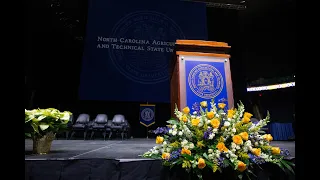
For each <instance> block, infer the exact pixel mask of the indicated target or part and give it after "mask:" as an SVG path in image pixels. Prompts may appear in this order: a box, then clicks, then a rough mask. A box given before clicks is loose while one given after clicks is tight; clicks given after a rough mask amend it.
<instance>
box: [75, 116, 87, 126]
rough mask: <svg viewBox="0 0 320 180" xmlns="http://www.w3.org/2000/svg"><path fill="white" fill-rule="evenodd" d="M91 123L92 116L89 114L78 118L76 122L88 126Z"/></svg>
mask: <svg viewBox="0 0 320 180" xmlns="http://www.w3.org/2000/svg"><path fill="white" fill-rule="evenodd" d="M89 121H90V116H89V114H80V115H79V116H78V119H77V121H76V123H79V124H86V123H88V122H89Z"/></svg>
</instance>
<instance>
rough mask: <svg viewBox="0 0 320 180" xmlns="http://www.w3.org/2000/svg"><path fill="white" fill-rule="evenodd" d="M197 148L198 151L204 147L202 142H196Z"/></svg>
mask: <svg viewBox="0 0 320 180" xmlns="http://www.w3.org/2000/svg"><path fill="white" fill-rule="evenodd" d="M197 147H199V148H200V149H202V148H203V147H204V144H203V141H198V142H197Z"/></svg>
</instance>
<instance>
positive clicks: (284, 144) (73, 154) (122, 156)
mask: <svg viewBox="0 0 320 180" xmlns="http://www.w3.org/2000/svg"><path fill="white" fill-rule="evenodd" d="M155 145H156V144H155V139H146V138H144V139H129V140H123V141H121V140H107V141H103V140H85V141H84V140H54V141H53V143H52V148H51V153H50V154H47V155H33V154H32V141H31V140H26V141H25V164H26V170H25V176H26V178H25V179H30V180H31V179H32V180H41V179H45V180H72V179H77V180H89V179H90V180H105V179H108V180H109V179H110V180H113V179H114V180H144V179H145V180H147V179H148V180H160V179H161V180H162V179H172V178H168V176H170V175H169V174H168V173H164V172H163V171H164V168H163V167H162V166H161V162H160V161H158V160H150V159H144V158H142V157H139V155H141V154H143V153H144V152H145V151H147V150H149V149H151V148H152V147H153V146H155ZM272 145H274V146H279V147H281V148H286V149H288V150H289V151H290V153H291V156H292V157H291V158H294V155H295V152H294V149H295V143H294V141H291V142H288V141H275V142H273V143H272ZM166 171H167V170H166ZM268 176H269V178H270V179H273V178H272V177H271V176H270V173H269V175H268ZM259 177H261V176H258V179H261V178H259ZM263 177H265V175H263ZM175 179H179V178H175ZM262 179H263V178H262ZM285 179H288V178H285Z"/></svg>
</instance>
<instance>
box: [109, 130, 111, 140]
mask: <svg viewBox="0 0 320 180" xmlns="http://www.w3.org/2000/svg"><path fill="white" fill-rule="evenodd" d="M111 136H112V131H110V133H109V139H110V138H111Z"/></svg>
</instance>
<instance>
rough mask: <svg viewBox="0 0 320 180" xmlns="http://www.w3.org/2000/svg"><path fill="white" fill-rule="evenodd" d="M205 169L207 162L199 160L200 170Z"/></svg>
mask: <svg viewBox="0 0 320 180" xmlns="http://www.w3.org/2000/svg"><path fill="white" fill-rule="evenodd" d="M204 167H206V161H205V160H204V159H202V158H199V159H198V168H199V169H203V168H204Z"/></svg>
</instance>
